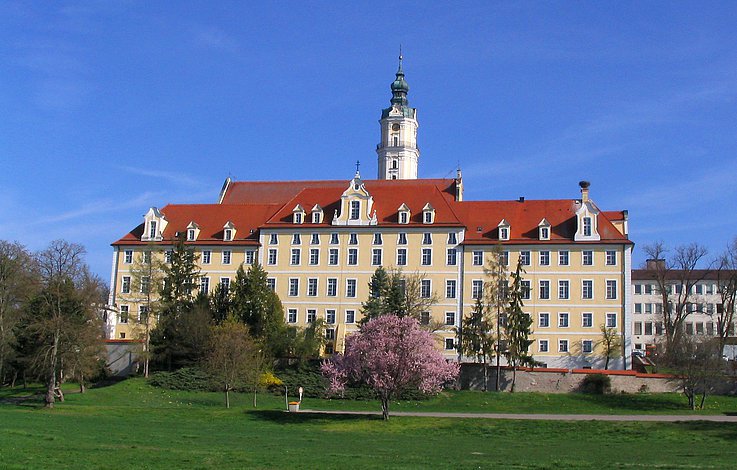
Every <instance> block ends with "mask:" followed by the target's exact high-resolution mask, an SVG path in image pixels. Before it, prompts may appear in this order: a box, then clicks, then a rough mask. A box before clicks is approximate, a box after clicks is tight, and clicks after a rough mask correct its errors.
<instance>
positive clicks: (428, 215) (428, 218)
mask: <svg viewBox="0 0 737 470" xmlns="http://www.w3.org/2000/svg"><path fill="white" fill-rule="evenodd" d="M425 223H426V224H431V223H432V212H431V211H425Z"/></svg>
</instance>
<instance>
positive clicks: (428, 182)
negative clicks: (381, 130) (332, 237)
mask: <svg viewBox="0 0 737 470" xmlns="http://www.w3.org/2000/svg"><path fill="white" fill-rule="evenodd" d="M342 183H343V184H342V185H341V186H340V187H337V188H336V187H308V188H306V189H303V190H302V191H301V192H300V193H299V194H297V195H296V196H295V197H293V198H292V199H291V200H290V201H289V202H287V203H286V204H285V205H284V207H283V208H282V209H281V210H280V211H279V212H278V213H276V214H275V215H274V216H273V217H272V218H271V219H270V220H269V221H268V222H267V225H269V226H271V227H277V226H293V224H292V210H293V209H294V208H295V207H296V206H297V204H300V205H301V206H302V208H303V209H304V210H305V211H306V212H307V213H308V217H307V218H306V219H307V220H306V221H305V225H310V226H320V225H322V226H330V225H332V221H333V216H334V214H335V211H336V210H339V209H340V197H341V195H342V194H343V192H344V191H345V190H346V189H347V188H348V182H345V181H344V182H342ZM363 183H364V185H365V187H366V190H367V191H368V192H369V194H370V195H371V196H372V197H373V199H374V204H373V207H372V209H371V211H372V214H373V211H374V210H375V211H376V217H377V220H378V222H379V224H381V225H384V226H386V225H391V224H398V221H399V213H398V211H397V209H399V206H401V205H402V204H406V205H407V206H408V207H409V209H410V212H411V217H410V225H415V224H418V225H424V224H423V223H422V208H423V207H425V204H427V203H430V205H431V206H432V207H433V208H434V209H435V223H434V225H445V226H447V225H458V226H460V225H461V222H460V221H459V220H458V217H456V215H455V213H454V212H453V210H452V209H451V204H452V203H454V202H451V201H453V200H454V197H455V196H454V194H455V192H454V191H455V189H454V184H455V182H454V180H447V179H421V180H420V179H418V180H367V181H363ZM315 204H319V205H320V207H322V210H323V213H324V218H323V223H322V224H312V223H311V222H312V219H311V218H310V217H309V213H310V210H311V209H312V208H313V207H314V206H315Z"/></svg>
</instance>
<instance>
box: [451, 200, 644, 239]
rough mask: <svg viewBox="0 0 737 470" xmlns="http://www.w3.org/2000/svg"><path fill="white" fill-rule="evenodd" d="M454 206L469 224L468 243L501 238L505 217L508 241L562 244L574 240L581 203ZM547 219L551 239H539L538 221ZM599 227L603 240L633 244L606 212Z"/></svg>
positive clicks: (599, 219) (517, 202) (481, 203)
mask: <svg viewBox="0 0 737 470" xmlns="http://www.w3.org/2000/svg"><path fill="white" fill-rule="evenodd" d="M454 208H455V211H456V213H457V214H458V217H459V218H460V219H461V221H462V222H463V223H464V225H465V226H466V227H467V231H466V236H465V241H464V243H466V244H485V243H490V242H496V241H498V240H499V231H498V229H497V226H498V225H499V223H500V222H501V221H502V219H504V220H506V221H507V222H508V223H509V228H510V231H509V232H510V233H509V241H508V242H505V243H512V244H514V243H529V242H531V241H535V242H540V243H560V242H561V241H570V240H573V236H574V235H575V233H576V211H577V210H578V209H579V208H580V203H578V202H577V200H575V199H550V200H539V201H536V200H524V201H464V202H457V203H455V205H454ZM543 218H545V219H546V220H547V221H548V222H549V223H550V241H540V238H539V234H538V224H539V223H540V221H541V220H542V219H543ZM598 228H599V235H600V237H601V242H604V243H606V242H616V243H622V242H625V243H630V242H629V241H628V240H627V238H626V237H625V236H624V235H622V234H621V233H620V232H619V230H617V229H616V228H615V227H614V225H612V223H611V222H610V221H609V220H608V219H607V217H606V216H605V213H604V212H600V213H599V217H598ZM601 242H597V243H601Z"/></svg>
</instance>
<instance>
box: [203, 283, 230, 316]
mask: <svg viewBox="0 0 737 470" xmlns="http://www.w3.org/2000/svg"><path fill="white" fill-rule="evenodd" d="M231 297H232V296H231V292H230V289H226V288H225V286H223V284H222V283H218V285H217V286H215V290H213V291H212V293H211V294H210V297H209V299H208V300H209V303H210V311H211V312H212V319H213V321H214V322H215V324H216V325H219V324H221V323H222V322H224V321H225V320H226V319H227V318H228V313H229V312H230V309H231V305H230V304H231Z"/></svg>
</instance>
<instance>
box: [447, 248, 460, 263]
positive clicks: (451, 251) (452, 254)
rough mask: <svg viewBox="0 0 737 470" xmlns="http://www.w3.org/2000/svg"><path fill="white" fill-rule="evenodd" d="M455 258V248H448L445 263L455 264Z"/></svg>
mask: <svg viewBox="0 0 737 470" xmlns="http://www.w3.org/2000/svg"><path fill="white" fill-rule="evenodd" d="M456 260H457V252H456V249H455V248H448V256H447V258H446V264H447V265H448V266H455V265H456Z"/></svg>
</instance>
